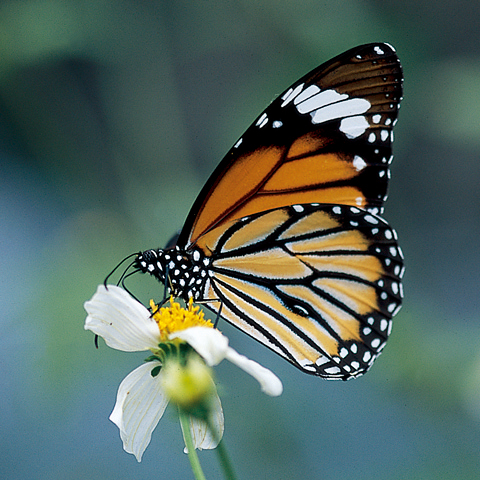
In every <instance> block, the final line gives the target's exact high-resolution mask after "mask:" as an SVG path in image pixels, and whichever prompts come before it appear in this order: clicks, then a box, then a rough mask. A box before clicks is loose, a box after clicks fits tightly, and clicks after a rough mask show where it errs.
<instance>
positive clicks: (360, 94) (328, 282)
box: [134, 43, 404, 379]
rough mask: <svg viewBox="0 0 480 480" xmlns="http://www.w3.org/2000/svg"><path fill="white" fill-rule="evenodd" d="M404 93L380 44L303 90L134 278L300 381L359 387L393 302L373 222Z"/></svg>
mask: <svg viewBox="0 0 480 480" xmlns="http://www.w3.org/2000/svg"><path fill="white" fill-rule="evenodd" d="M402 82H403V77H402V69H401V65H400V62H399V60H398V57H397V55H396V53H395V50H394V49H393V47H391V46H390V45H388V44H386V43H378V44H369V45H363V46H359V47H356V48H353V49H352V50H349V51H347V52H345V53H343V54H341V55H339V56H338V57H336V58H334V59H332V60H330V61H329V62H327V63H325V64H323V65H321V66H320V67H318V68H316V69H315V70H313V71H312V72H310V73H309V74H308V75H306V76H305V77H303V78H301V79H300V80H299V81H297V82H296V83H294V84H293V85H292V86H291V87H290V88H289V89H287V91H286V92H284V93H283V94H282V95H280V96H279V97H277V98H276V99H275V100H274V101H273V102H272V103H271V104H270V105H269V106H268V107H267V108H266V110H265V111H264V112H263V113H262V114H261V115H260V116H259V117H258V119H257V120H256V121H255V122H254V123H253V124H252V125H251V126H250V128H249V129H248V130H247V131H246V132H245V134H244V135H243V136H242V137H241V138H240V139H239V140H238V141H237V142H236V143H235V144H234V146H233V147H232V148H231V150H230V151H229V152H228V153H227V155H226V156H225V158H224V159H223V160H222V162H220V164H219V165H218V167H217V168H216V169H215V171H214V172H213V174H212V175H211V177H210V178H209V180H208V181H207V182H206V184H205V186H204V188H203V189H202V191H201V192H200V195H199V196H198V197H197V200H196V201H195V203H194V205H193V207H192V209H191V211H190V213H189V215H188V217H187V220H186V222H185V224H184V226H183V229H182V230H181V232H180V234H179V236H178V239H177V240H176V243H175V244H174V245H173V246H171V247H169V248H166V249H154V250H147V251H145V252H143V253H140V254H138V256H137V257H136V259H135V262H134V267H135V271H141V272H145V273H150V274H151V275H153V276H154V277H155V278H157V279H158V280H159V281H160V282H162V283H163V284H165V286H166V289H167V291H168V293H171V294H172V295H174V296H177V297H181V298H183V299H185V300H188V299H189V298H193V299H194V300H195V301H197V302H208V305H209V308H211V309H212V310H213V311H215V312H219V314H220V316H221V317H222V318H224V319H225V320H227V321H228V322H230V323H231V324H233V325H234V326H236V327H238V328H239V329H241V330H242V331H244V332H245V333H247V334H248V335H250V336H251V337H253V338H255V339H256V340H258V341H259V342H261V343H263V344H264V345H266V346H267V347H269V348H270V349H272V350H273V351H274V352H276V353H278V354H279V355H281V356H282V357H284V358H285V359H286V360H288V361H289V362H291V363H292V364H293V365H295V366H296V367H298V368H299V369H301V370H303V371H304V372H306V373H310V374H314V375H319V376H321V377H324V378H329V379H348V378H353V377H357V376H359V375H361V374H363V373H365V372H366V371H367V370H368V369H369V367H370V366H371V365H372V363H373V362H374V360H375V358H376V357H377V356H378V355H379V354H380V352H381V351H382V349H383V347H384V346H385V343H386V341H387V338H388V336H389V334H390V331H391V326H392V317H393V316H394V315H395V314H396V313H397V312H398V310H399V309H400V306H401V302H402V297H403V292H402V283H401V278H402V276H403V270H404V268H403V257H402V253H401V250H400V248H399V246H398V245H397V236H396V233H395V231H394V230H393V229H392V228H391V227H390V226H389V225H388V224H387V223H386V222H385V220H383V219H382V218H380V217H379V216H378V215H380V214H381V213H382V212H383V203H384V201H385V200H386V195H387V186H388V180H389V178H390V170H389V165H390V163H391V161H392V158H393V157H392V142H393V126H394V125H395V123H396V121H397V114H398V108H399V103H400V101H401V98H402Z"/></svg>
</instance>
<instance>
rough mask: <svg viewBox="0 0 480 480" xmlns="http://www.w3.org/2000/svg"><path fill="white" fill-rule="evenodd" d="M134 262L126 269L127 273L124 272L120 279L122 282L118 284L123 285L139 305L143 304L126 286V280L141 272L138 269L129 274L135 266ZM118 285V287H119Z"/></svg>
mask: <svg viewBox="0 0 480 480" xmlns="http://www.w3.org/2000/svg"><path fill="white" fill-rule="evenodd" d="M133 263H134V262H132V263H131V264H130V265H129V266H128V267H127V268H126V269H125V271H124V272H123V275H122V277H121V278H120V280H119V281H118V284H120V283H121V284H122V288H123V289H124V290H125V291H126V292H127V293H128V294H129V295H130V296H131V297H133V298H134V299H135V300H136V301H137V302H138V303H142V302H141V301H140V300H139V299H138V298H137V297H136V296H135V295H134V294H133V293H132V292H131V291H130V290H129V289H128V288H127V286H126V285H125V280H126V279H127V278H128V277H131V276H132V275H134V274H135V273H138V272H139V271H140V270H139V269H138V268H136V269H135V270H133V271H131V272H129V273H127V271H128V269H129V268H130V267H131V266H132V265H133ZM118 284H117V285H118Z"/></svg>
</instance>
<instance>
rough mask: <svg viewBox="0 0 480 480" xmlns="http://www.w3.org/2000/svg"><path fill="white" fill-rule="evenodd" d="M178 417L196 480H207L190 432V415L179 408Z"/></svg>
mask: <svg viewBox="0 0 480 480" xmlns="http://www.w3.org/2000/svg"><path fill="white" fill-rule="evenodd" d="M178 415H179V417H180V423H181V424H182V430H183V436H184V438H185V446H186V447H187V450H188V459H189V460H190V465H191V467H192V472H193V475H194V476H195V479H196V480H206V478H205V475H204V474H203V471H202V466H201V465H200V460H199V459H198V455H197V451H196V450H195V446H194V444H193V439H192V434H191V432H190V419H189V415H188V413H185V412H184V411H183V410H182V409H181V408H180V407H179V408H178Z"/></svg>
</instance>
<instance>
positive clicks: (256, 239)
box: [195, 204, 403, 378]
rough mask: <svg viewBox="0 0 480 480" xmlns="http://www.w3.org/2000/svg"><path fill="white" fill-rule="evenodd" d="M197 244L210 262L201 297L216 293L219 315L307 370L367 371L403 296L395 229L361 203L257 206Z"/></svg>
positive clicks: (334, 374)
mask: <svg viewBox="0 0 480 480" xmlns="http://www.w3.org/2000/svg"><path fill="white" fill-rule="evenodd" d="M195 248H200V249H201V250H202V251H203V254H205V255H207V256H208V258H209V261H210V267H209V272H210V282H209V284H208V288H206V291H205V292H204V295H203V296H204V299H206V300H208V299H212V300H213V299H218V300H220V302H221V305H222V307H221V308H222V310H221V315H222V317H224V318H225V319H227V320H228V321H229V322H230V323H232V324H233V325H235V326H236V327H238V328H240V329H241V330H242V331H244V332H246V333H248V334H249V335H251V336H252V337H253V338H255V339H256V340H258V341H260V342H261V343H263V344H265V345H266V346H268V347H269V348H271V349H272V350H274V351H275V352H276V353H278V354H280V355H281V356H283V357H285V358H286V359H287V360H288V361H290V362H291V363H293V364H294V365H295V366H297V367H298V368H300V369H302V370H304V371H305V372H307V373H311V374H316V375H319V376H322V377H326V378H351V377H355V376H358V375H361V374H362V373H364V372H365V371H366V370H367V369H368V368H369V367H370V366H371V364H372V363H373V361H374V359H375V358H376V357H377V356H378V354H379V353H380V352H381V350H382V349H383V347H384V345H385V342H386V340H387V337H388V335H389V333H390V327H391V318H392V317H393V315H394V314H395V313H396V311H397V310H398V309H399V307H400V304H401V298H402V290H401V288H402V287H401V277H402V274H403V260H402V254H401V251H400V249H399V247H398V245H397V242H396V235H395V232H394V231H393V230H392V229H391V228H390V227H389V226H388V224H387V223H386V222H385V221H383V220H382V219H381V218H379V217H377V216H375V215H373V214H370V213H369V212H367V211H365V210H362V209H359V208H356V207H349V206H339V205H311V204H306V205H295V206H290V207H285V208H279V209H274V210H270V211H267V212H262V213H259V214H254V215H251V216H249V217H245V218H242V219H240V220H234V221H231V222H228V223H225V224H223V225H222V226H219V227H217V228H215V229H213V230H211V231H210V232H208V233H207V234H205V235H204V236H202V237H201V238H200V239H199V240H198V242H197V244H196V247H195ZM218 306H219V302H212V303H211V308H212V309H213V310H215V309H218Z"/></svg>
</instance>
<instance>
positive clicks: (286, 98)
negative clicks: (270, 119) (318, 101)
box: [281, 83, 305, 107]
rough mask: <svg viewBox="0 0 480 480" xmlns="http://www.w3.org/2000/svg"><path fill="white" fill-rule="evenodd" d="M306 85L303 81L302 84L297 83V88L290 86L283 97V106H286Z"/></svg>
mask: <svg viewBox="0 0 480 480" xmlns="http://www.w3.org/2000/svg"><path fill="white" fill-rule="evenodd" d="M304 85H305V84H304V83H301V84H300V85H297V86H296V87H295V90H293V89H292V88H290V89H289V90H288V91H287V93H285V95H284V96H283V97H282V100H283V102H282V104H281V107H284V106H285V105H287V104H288V103H290V102H291V101H292V100H293V99H294V98H295V97H296V96H297V95H298V94H299V93H300V92H301V91H302V89H303V86H304Z"/></svg>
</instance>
